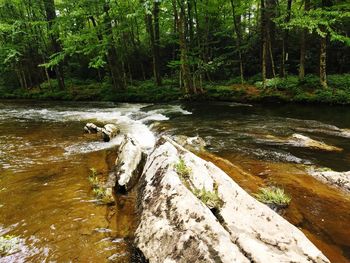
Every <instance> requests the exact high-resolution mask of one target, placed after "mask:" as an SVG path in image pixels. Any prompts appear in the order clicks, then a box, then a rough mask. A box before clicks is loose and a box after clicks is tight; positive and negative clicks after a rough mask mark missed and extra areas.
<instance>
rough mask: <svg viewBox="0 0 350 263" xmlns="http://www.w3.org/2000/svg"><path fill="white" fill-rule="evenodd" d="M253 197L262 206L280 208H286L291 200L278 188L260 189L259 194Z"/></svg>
mask: <svg viewBox="0 0 350 263" xmlns="http://www.w3.org/2000/svg"><path fill="white" fill-rule="evenodd" d="M254 196H255V198H256V199H257V200H259V201H260V202H262V203H264V204H270V205H277V206H281V207H283V206H288V205H289V204H290V202H291V200H292V199H291V198H290V196H288V195H287V194H286V193H285V192H284V190H283V189H281V188H278V187H266V188H260V190H259V192H258V193H257V194H255V195H254Z"/></svg>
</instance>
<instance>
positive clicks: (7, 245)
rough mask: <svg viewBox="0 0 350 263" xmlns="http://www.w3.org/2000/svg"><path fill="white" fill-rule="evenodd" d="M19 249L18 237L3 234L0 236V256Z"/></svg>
mask: <svg viewBox="0 0 350 263" xmlns="http://www.w3.org/2000/svg"><path fill="white" fill-rule="evenodd" d="M19 250H20V239H19V238H18V237H16V236H12V235H5V236H1V237H0V256H7V255H11V254H13V253H16V252H18V251H19Z"/></svg>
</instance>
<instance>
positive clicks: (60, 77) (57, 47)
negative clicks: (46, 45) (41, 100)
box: [43, 0, 65, 89]
mask: <svg viewBox="0 0 350 263" xmlns="http://www.w3.org/2000/svg"><path fill="white" fill-rule="evenodd" d="M43 1H44V7H45V12H46V20H47V23H48V30H49V35H50V39H51V45H52V49H53V55H52V57H54V58H58V59H57V63H55V65H54V69H55V73H56V77H57V81H58V86H59V88H60V89H64V87H65V85H64V73H63V58H62V56H60V55H61V54H60V53H61V52H62V47H61V44H60V42H59V32H58V29H57V27H55V20H56V8H55V3H54V0H43Z"/></svg>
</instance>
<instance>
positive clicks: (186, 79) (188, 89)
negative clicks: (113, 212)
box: [178, 0, 196, 95]
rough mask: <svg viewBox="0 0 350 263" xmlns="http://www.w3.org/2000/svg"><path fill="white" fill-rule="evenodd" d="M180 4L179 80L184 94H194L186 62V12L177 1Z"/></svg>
mask: <svg viewBox="0 0 350 263" xmlns="http://www.w3.org/2000/svg"><path fill="white" fill-rule="evenodd" d="M181 1H182V0H181ZM179 5H180V12H179V14H180V17H179V19H178V23H179V24H178V30H179V44H180V57H181V80H182V83H183V86H184V90H185V93H186V94H190V95H192V94H196V89H195V87H194V83H193V77H192V74H191V69H190V65H189V63H188V47H187V43H186V30H185V21H186V15H185V14H186V13H185V7H184V3H183V2H181V3H180V2H179Z"/></svg>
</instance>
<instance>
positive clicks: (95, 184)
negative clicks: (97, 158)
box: [89, 168, 114, 204]
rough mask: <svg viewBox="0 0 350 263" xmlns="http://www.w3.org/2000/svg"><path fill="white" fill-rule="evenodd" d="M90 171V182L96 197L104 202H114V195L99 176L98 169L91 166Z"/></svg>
mask: <svg viewBox="0 0 350 263" xmlns="http://www.w3.org/2000/svg"><path fill="white" fill-rule="evenodd" d="M90 172H91V173H90V175H89V182H90V183H91V187H92V192H93V193H94V195H95V197H96V199H98V201H99V202H101V203H103V204H110V203H113V202H114V199H113V196H112V194H111V193H108V191H107V189H106V188H105V187H104V186H103V182H102V181H101V179H100V178H99V175H98V173H97V170H96V169H95V168H90Z"/></svg>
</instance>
